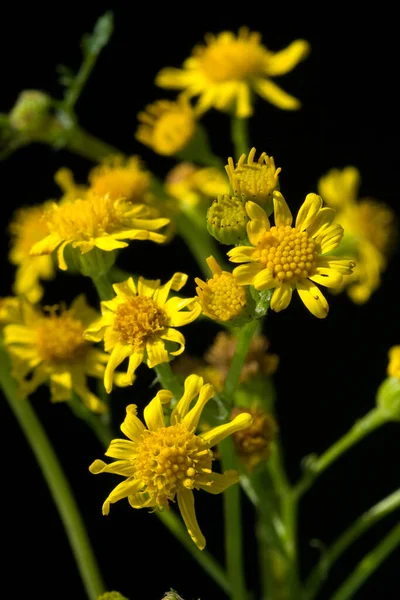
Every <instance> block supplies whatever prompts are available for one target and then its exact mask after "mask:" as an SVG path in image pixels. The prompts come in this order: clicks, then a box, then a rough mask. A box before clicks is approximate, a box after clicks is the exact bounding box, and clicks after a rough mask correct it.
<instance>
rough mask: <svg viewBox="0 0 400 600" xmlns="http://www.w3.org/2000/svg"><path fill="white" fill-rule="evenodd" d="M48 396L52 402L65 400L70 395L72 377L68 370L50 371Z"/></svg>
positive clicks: (68, 398)
mask: <svg viewBox="0 0 400 600" xmlns="http://www.w3.org/2000/svg"><path fill="white" fill-rule="evenodd" d="M50 396H51V401H52V402H65V400H70V398H71V396H72V378H71V373H69V372H68V371H66V372H64V373H51V375H50Z"/></svg>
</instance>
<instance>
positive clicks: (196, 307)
mask: <svg viewBox="0 0 400 600" xmlns="http://www.w3.org/2000/svg"><path fill="white" fill-rule="evenodd" d="M170 300H171V299H170ZM167 305H168V311H166V312H167V314H168V316H169V317H170V325H171V326H172V327H182V325H188V324H189V323H192V322H193V321H195V320H196V319H197V317H198V316H199V315H200V314H201V306H200V303H199V302H198V299H197V298H187V299H186V300H184V301H183V306H186V307H188V308H189V310H182V311H180V312H177V311H173V310H172V309H173V307H174V303H172V302H171V303H170V304H169V300H168V302H167V304H165V307H167ZM177 305H179V302H178V301H177V302H176V304H175V306H177Z"/></svg>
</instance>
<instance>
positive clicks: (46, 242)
mask: <svg viewBox="0 0 400 600" xmlns="http://www.w3.org/2000/svg"><path fill="white" fill-rule="evenodd" d="M61 242H62V240H61V239H60V237H59V236H58V235H57V234H55V233H51V234H50V235H48V236H47V237H45V238H43V239H42V240H40V242H37V243H36V244H34V246H32V248H31V250H30V252H29V254H30V255H31V256H40V255H42V254H51V253H52V252H53V250H55V249H56V248H57V246H58V245H59V244H61Z"/></svg>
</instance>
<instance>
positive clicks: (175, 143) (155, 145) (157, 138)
mask: <svg viewBox="0 0 400 600" xmlns="http://www.w3.org/2000/svg"><path fill="white" fill-rule="evenodd" d="M138 120H139V121H140V122H141V124H140V125H139V127H138V129H137V131H136V139H137V140H138V141H139V142H142V144H145V145H146V146H149V147H150V148H152V149H153V150H154V152H157V153H158V154H163V155H165V156H171V155H173V154H176V153H177V152H180V151H181V150H183V148H184V147H185V146H186V145H187V144H188V143H189V142H190V140H191V139H192V138H193V136H194V133H195V131H196V117H195V114H194V111H193V109H192V107H191V106H190V103H189V102H188V100H187V99H185V98H183V97H179V98H178V99H177V101H176V102H171V101H170V100H158V101H157V102H154V103H153V104H149V105H148V106H146V109H145V111H144V112H140V113H139V114H138Z"/></svg>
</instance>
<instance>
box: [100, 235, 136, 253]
mask: <svg viewBox="0 0 400 600" xmlns="http://www.w3.org/2000/svg"><path fill="white" fill-rule="evenodd" d="M94 245H95V246H96V247H97V248H100V250H105V251H106V252H110V251H111V250H117V249H118V248H126V247H127V246H128V244H127V243H126V242H119V241H118V240H115V239H114V238H113V237H112V236H111V235H110V236H102V237H98V238H96V241H95V244H94Z"/></svg>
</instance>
